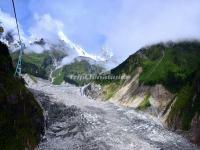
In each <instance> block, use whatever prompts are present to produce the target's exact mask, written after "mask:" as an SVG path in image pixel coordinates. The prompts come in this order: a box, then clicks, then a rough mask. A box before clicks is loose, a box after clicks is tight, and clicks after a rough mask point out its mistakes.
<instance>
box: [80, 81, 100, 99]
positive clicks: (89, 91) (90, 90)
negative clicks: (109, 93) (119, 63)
mask: <svg viewBox="0 0 200 150" xmlns="http://www.w3.org/2000/svg"><path fill="white" fill-rule="evenodd" d="M101 92H102V91H101V86H100V85H97V84H94V83H90V84H89V85H87V86H85V87H83V93H84V94H85V95H86V96H87V97H89V98H91V99H94V100H96V99H98V97H99V96H100V95H101Z"/></svg>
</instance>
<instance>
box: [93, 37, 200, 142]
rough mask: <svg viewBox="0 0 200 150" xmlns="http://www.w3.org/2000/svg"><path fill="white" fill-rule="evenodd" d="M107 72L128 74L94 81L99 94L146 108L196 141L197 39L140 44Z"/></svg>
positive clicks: (199, 114) (199, 93)
mask: <svg viewBox="0 0 200 150" xmlns="http://www.w3.org/2000/svg"><path fill="white" fill-rule="evenodd" d="M111 74H112V75H129V76H130V77H131V78H130V79H128V80H123V81H119V80H116V81H115V80H112V81H109V80H102V81H96V83H99V84H101V85H102V89H103V90H102V91H101V93H102V94H101V98H104V99H105V100H110V101H113V102H116V103H120V104H122V105H125V106H130V107H134V108H137V109H140V110H142V111H146V112H149V113H150V114H153V115H155V116H157V117H159V118H160V120H161V121H162V122H163V124H164V125H165V126H167V127H169V128H171V129H174V130H178V129H181V130H187V131H189V132H190V135H188V136H190V139H191V140H192V141H193V142H195V143H200V140H199V139H200V42H198V41H192V42H187V41H186V42H179V43H172V42H169V43H160V44H156V45H153V46H148V47H145V48H142V49H140V50H139V51H138V52H136V53H135V54H133V55H131V56H130V57H129V58H128V59H127V60H125V61H124V62H123V63H121V64H120V65H119V66H117V67H116V68H114V69H112V70H111Z"/></svg>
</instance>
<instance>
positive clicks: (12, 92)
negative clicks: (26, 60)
mask: <svg viewBox="0 0 200 150" xmlns="http://www.w3.org/2000/svg"><path fill="white" fill-rule="evenodd" d="M0 52H1V53H0V148H1V149H5V150H13V149H16V150H22V149H30V150H33V149H34V148H36V146H37V144H38V143H39V141H40V137H41V134H42V133H43V131H44V118H43V112H42V109H41V108H40V106H39V105H38V103H37V102H36V100H35V99H34V97H33V95H32V94H31V93H30V92H29V91H28V90H27V89H26V87H25V86H24V85H23V83H22V81H21V80H19V79H16V78H14V77H13V74H14V68H13V65H12V59H11V57H10V55H9V51H8V48H7V47H6V45H4V44H2V43H0Z"/></svg>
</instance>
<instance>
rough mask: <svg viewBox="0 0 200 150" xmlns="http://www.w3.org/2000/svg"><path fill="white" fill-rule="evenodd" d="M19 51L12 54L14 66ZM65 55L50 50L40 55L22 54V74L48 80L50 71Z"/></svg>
mask: <svg viewBox="0 0 200 150" xmlns="http://www.w3.org/2000/svg"><path fill="white" fill-rule="evenodd" d="M18 54H19V51H17V52H14V53H12V55H11V56H12V59H13V63H14V66H15V65H16V63H17V60H18ZM66 55H67V54H65V53H64V52H63V51H59V50H52V51H44V52H42V53H34V52H31V53H24V55H23V61H22V68H23V69H22V73H28V74H31V75H34V76H36V77H41V78H44V79H48V78H49V74H50V72H51V69H53V68H54V67H55V66H54V63H55V62H60V61H61V60H62V59H63V58H64V57H65V56H66Z"/></svg>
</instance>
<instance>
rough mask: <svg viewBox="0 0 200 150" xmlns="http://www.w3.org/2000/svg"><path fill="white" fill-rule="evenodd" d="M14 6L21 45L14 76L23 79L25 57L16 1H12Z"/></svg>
mask: <svg viewBox="0 0 200 150" xmlns="http://www.w3.org/2000/svg"><path fill="white" fill-rule="evenodd" d="M12 6H13V11H14V15H15V22H16V25H17V33H18V38H19V44H20V51H19V57H18V61H17V66H16V69H15V74H14V76H15V77H17V76H18V77H21V73H22V55H23V49H24V44H22V40H21V36H20V32H19V23H18V19H17V13H16V8H15V2H14V0H12Z"/></svg>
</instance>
